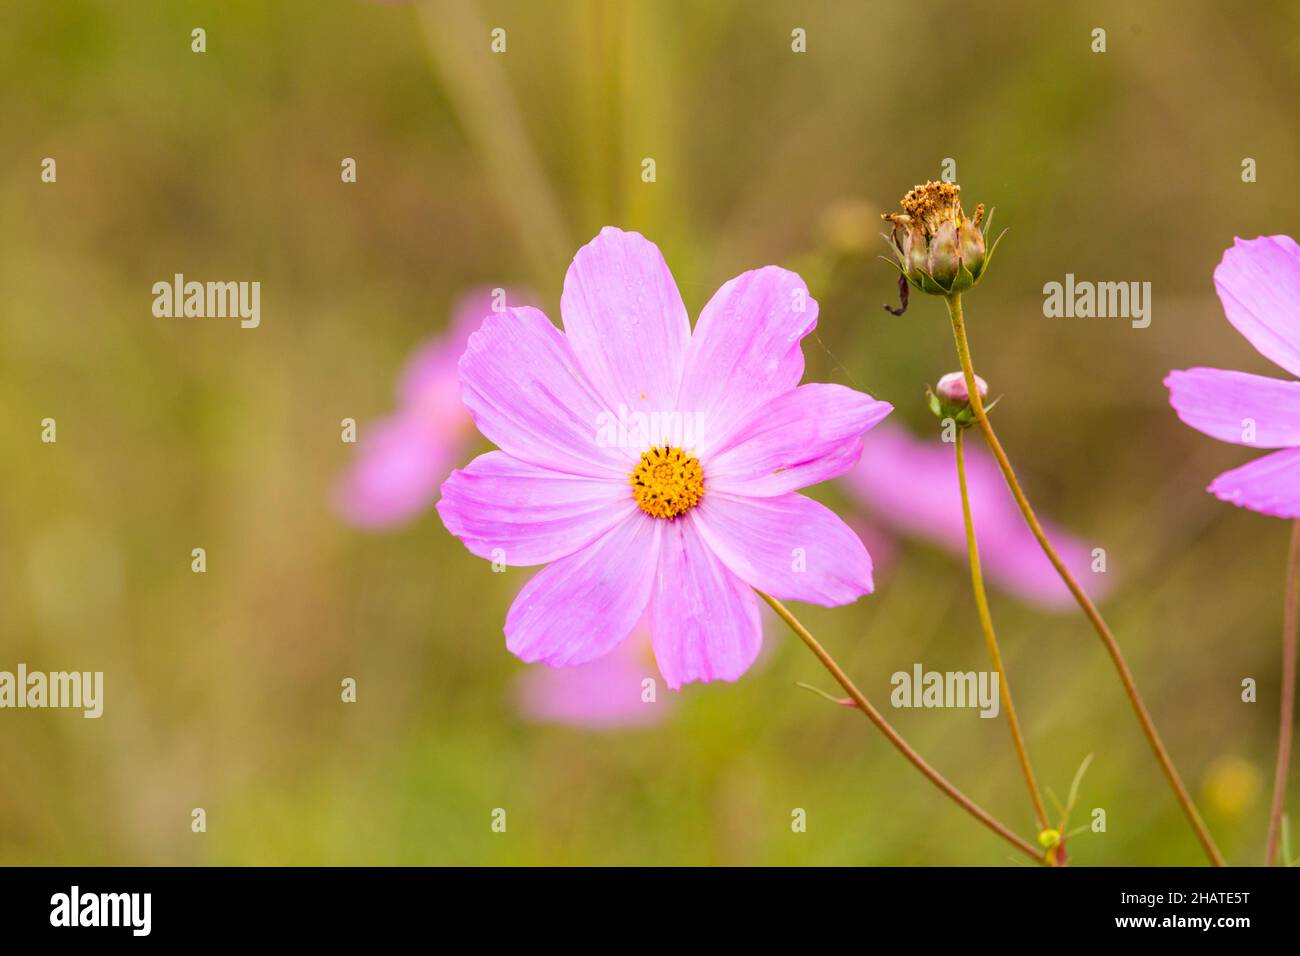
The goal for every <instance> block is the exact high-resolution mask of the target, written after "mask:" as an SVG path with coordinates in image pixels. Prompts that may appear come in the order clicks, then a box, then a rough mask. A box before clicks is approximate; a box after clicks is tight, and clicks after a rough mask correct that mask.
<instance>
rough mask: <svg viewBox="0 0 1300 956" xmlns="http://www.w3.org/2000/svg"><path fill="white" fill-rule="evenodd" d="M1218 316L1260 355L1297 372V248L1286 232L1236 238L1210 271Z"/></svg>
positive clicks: (1299, 306)
mask: <svg viewBox="0 0 1300 956" xmlns="http://www.w3.org/2000/svg"><path fill="white" fill-rule="evenodd" d="M1214 287H1215V288H1216V289H1217V290H1218V292H1219V301H1221V302H1222V303H1223V311H1224V314H1225V315H1226V316H1227V317H1228V321H1229V322H1231V323H1232V325H1233V327H1234V328H1236V330H1237V331H1238V332H1240V333H1241V334H1242V335H1244V336H1245V337H1246V339H1247V340H1248V341H1249V342H1250V344H1251V345H1253V346H1255V348H1256V350H1258V351H1259V353H1260V354H1261V355H1263V356H1264V357H1265V358H1267V359H1269V360H1270V361H1273V362H1276V363H1277V364H1278V365H1280V366H1282V368H1284V369H1286V370H1287V371H1288V372H1290V373H1291V374H1292V375H1297V376H1300V246H1297V245H1296V243H1295V240H1294V239H1292V238H1291V237H1290V236H1261V237H1259V238H1258V239H1237V240H1236V242H1235V243H1234V244H1233V247H1232V248H1231V249H1229V250H1227V251H1226V252H1225V253H1224V254H1223V261H1222V262H1220V263H1219V265H1218V267H1217V268H1216V269H1215V270H1214Z"/></svg>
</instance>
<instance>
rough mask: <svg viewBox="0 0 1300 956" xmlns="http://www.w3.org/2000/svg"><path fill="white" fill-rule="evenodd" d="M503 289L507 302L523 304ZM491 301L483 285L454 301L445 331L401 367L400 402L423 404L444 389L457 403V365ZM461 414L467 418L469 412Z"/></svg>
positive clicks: (491, 298) (458, 403) (399, 381)
mask: <svg viewBox="0 0 1300 956" xmlns="http://www.w3.org/2000/svg"><path fill="white" fill-rule="evenodd" d="M503 291H505V302H506V303H515V304H521V303H522V300H519V301H517V300H516V299H515V298H514V293H512V292H509V291H508V290H503ZM493 304H494V302H493V296H492V290H491V289H486V288H482V289H475V290H473V291H472V292H469V293H466V294H465V295H464V296H462V297H461V298H460V299H458V300H457V302H456V304H455V305H454V306H453V307H452V314H451V323H450V325H448V327H447V331H446V332H444V333H443V334H441V335H438V336H435V337H434V338H432V339H430V340H429V341H427V342H426V343H425V344H424V345H422V346H420V347H419V348H418V349H417V350H416V351H415V353H414V354H413V355H412V356H411V357H410V359H408V360H407V362H406V365H405V366H404V367H403V368H402V374H401V377H400V378H399V379H398V386H397V395H398V400H399V401H401V402H402V404H403V405H425V404H427V403H428V402H429V398H430V394H431V393H435V394H437V393H442V392H444V391H446V392H449V393H450V395H451V397H452V399H453V400H454V401H455V403H456V405H457V406H460V373H459V371H458V370H457V368H456V364H457V363H458V362H459V361H460V357H461V356H462V355H464V354H465V346H466V345H468V344H469V337H470V336H471V335H473V334H474V333H475V332H477V331H478V329H479V326H481V325H482V324H483V320H484V319H485V318H487V317H488V316H489V315H491V314H492V313H493V308H492V306H493ZM464 414H465V416H466V418H468V417H469V413H468V412H465V413H464Z"/></svg>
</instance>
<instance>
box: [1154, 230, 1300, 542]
mask: <svg viewBox="0 0 1300 956" xmlns="http://www.w3.org/2000/svg"><path fill="white" fill-rule="evenodd" d="M1214 287H1215V289H1216V290H1217V291H1218V293H1219V301H1220V302H1222V303H1223V312H1224V314H1225V315H1226V316H1227V318H1228V321H1229V322H1230V323H1232V326H1233V328H1235V329H1236V330H1237V331H1238V332H1240V333H1241V334H1242V335H1243V336H1245V338H1246V340H1247V341H1248V342H1250V344H1251V345H1253V346H1254V347H1255V350H1256V351H1257V352H1259V354H1260V355H1262V356H1264V357H1265V358H1266V359H1268V360H1269V361H1271V362H1274V363H1276V364H1277V365H1280V366H1281V367H1282V368H1284V369H1285V370H1286V371H1288V372H1290V373H1291V374H1292V375H1296V376H1300V246H1297V245H1296V242H1295V240H1294V239H1292V238H1291V237H1290V236H1262V237H1260V238H1258V239H1240V238H1239V239H1237V240H1236V241H1235V243H1234V244H1233V247H1232V248H1231V249H1229V250H1227V251H1226V252H1225V253H1224V254H1223V261H1221V262H1220V263H1219V265H1218V267H1217V268H1216V269H1215V270H1214ZM1165 385H1166V386H1168V388H1169V403H1170V404H1171V405H1173V407H1174V410H1175V411H1176V412H1177V413H1178V417H1179V418H1181V419H1182V420H1183V421H1184V422H1185V423H1187V424H1188V425H1191V426H1192V427H1193V428H1195V429H1196V430H1197V431H1201V432H1204V433H1205V434H1207V435H1209V436H1210V437H1211V438H1217V439H1219V440H1220V441H1226V442H1232V443H1233V444H1235V445H1251V446H1253V447H1256V448H1280V449H1282V451H1275V452H1273V453H1272V454H1270V455H1265V456H1264V457H1262V458H1257V459H1255V460H1254V461H1252V462H1251V463H1250V464H1248V465H1242V466H1241V467H1240V468H1234V469H1233V470H1231V471H1225V472H1224V473H1223V474H1221V475H1219V477H1217V478H1215V479H1214V481H1213V482H1211V483H1210V487H1209V488H1208V489H1207V490H1208V491H1210V492H1211V493H1213V494H1214V495H1217V496H1218V497H1219V498H1220V499H1221V500H1223V501H1227V502H1231V503H1232V504H1234V505H1238V506H1240V507H1242V508H1249V509H1251V510H1252V511H1258V512H1260V513H1261V514H1266V515H1273V516H1274V517H1277V518H1300V382H1296V381H1286V380H1283V379H1277V378H1267V377H1265V376H1262V375H1251V374H1249V373H1247V372H1231V371H1225V370H1223V369H1217V368H1193V369H1188V370H1186V371H1179V370H1175V371H1172V372H1170V373H1169V376H1168V377H1167V378H1166V379H1165Z"/></svg>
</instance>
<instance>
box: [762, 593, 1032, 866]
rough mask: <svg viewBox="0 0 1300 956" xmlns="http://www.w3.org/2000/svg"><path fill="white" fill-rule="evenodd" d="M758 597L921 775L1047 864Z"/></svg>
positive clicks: (772, 601) (781, 610) (779, 609)
mask: <svg viewBox="0 0 1300 956" xmlns="http://www.w3.org/2000/svg"><path fill="white" fill-rule="evenodd" d="M758 596H759V597H761V598H762V599H763V600H764V601H766V602H767V603H768V605H769V606H770V607H771V608H772V610H773V611H775V612H776V613H777V616H778V617H780V618H781V620H783V621H785V623H786V624H788V625H789V627H790V630H792V631H794V633H795V634H796V635H798V637H799V639H800V640H801V641H803V642H804V643H805V644H807V645H808V649H809V650H810V651H812V652H813V655H814V656H815V657H816V658H817V659H818V660H819V661H821V662H822V666H823V667H825V668H826V670H827V671H829V672H830V675H831V676H832V677H834V678H835V680H836V681H837V682H838V683H839V685H840V686H841V687H843V688H844V691H845V693H847V694H848V695H849V698H850V699H851V700H852V701H853V703H854V704H856V705H857V708H858V710H860V711H862V713H863V714H865V715H866V717H867V719H868V720H870V721H871V722H872V723H873V724H875V725H876V728H877V729H878V730H879V731H880V732H881V733H882V734H884V735H885V737H886V739H888V740H889V742H890V743H891V744H893V745H894V747H895V748H896V749H897V750H898V752H899V753H901V754H902V755H903V756H904V757H906V758H907V760H908V761H909V762H910V763H911V764H912V765H913V766H914V767H916V769H917V770H919V771H921V773H922V774H923V775H924V776H925V777H926V778H927V779H928V780H929V781H930V782H931V783H933V784H934V785H935V786H936V787H938V788H939V789H940V790H942V791H943V792H944V793H946V794H947V795H948V796H949V797H950V798H952V800H953V801H954V802H955V803H956V804H957V805H958V806H960V807H961V808H962V809H963V810H965V811H966V812H967V813H969V814H970V815H971V816H973V817H974V818H975V819H976V820H978V821H980V823H982V824H984V825H985V826H986V827H988V828H989V829H990V830H992V831H993V832H994V833H996V834H997V835H998V836H1000V837H1002V839H1004V840H1006V841H1007V842H1008V843H1010V844H1011V845H1012V846H1014V847H1015V848H1016V849H1017V850H1019V851H1020V852H1021V853H1024V854H1025V855H1026V856H1028V857H1029V858H1030V859H1032V860H1034V862H1036V863H1042V862H1043V857H1042V854H1041V853H1040V852H1039V851H1038V850H1036V849H1035V848H1034V846H1033V845H1032V844H1031V843H1029V841H1027V840H1024V839H1022V838H1020V837H1018V836H1016V835H1015V834H1014V833H1012V832H1011V830H1010V829H1008V828H1007V826H1006V825H1005V824H1003V823H1002V822H1001V821H999V820H998V819H996V818H995V817H993V816H992V815H991V814H990V813H989V812H988V811H987V810H985V809H984V808H983V807H981V806H979V804H977V803H975V802H974V801H973V800H971V798H970V797H968V796H966V794H964V793H962V792H961V791H960V790H958V789H957V788H956V787H954V786H953V785H952V784H951V783H949V782H948V781H947V779H946V778H945V777H944V776H943V774H941V773H939V771H937V770H935V769H934V768H933V767H931V766H930V765H929V764H928V763H926V762H925V760H924V758H922V757H921V755H920V754H918V753H917V752H916V751H915V750H913V749H912V748H911V746H910V745H909V744H908V743H907V741H906V740H904V739H903V738H902V737H901V736H899V734H898V731H896V730H895V729H894V728H893V727H891V726H890V725H889V722H888V721H886V720H885V718H884V717H883V716H882V715H881V713H880V711H878V710H876V708H875V707H873V706H872V705H871V702H870V701H869V700H867V698H866V696H865V695H864V694H863V693H862V691H860V690H858V688H857V685H856V684H854V683H853V681H851V680H850V679H849V677H848V675H847V674H845V673H844V671H843V670H841V669H840V666H839V664H837V663H835V659H834V658H833V657H831V655H830V654H829V653H828V652H827V650H826V648H824V647H822V646H821V644H819V643H818V641H817V638H815V637H813V636H812V634H811V633H809V631H808V629H807V628H806V627H804V626H803V625H802V624H800V623H799V621H798V619H797V618H796V617H795V616H794V615H793V614H791V613H790V611H789V610H788V609H787V608H786V606H785V605H784V604H782V603H781V602H780V601H778V600H777V599H776V598H774V597H772V596H770V595H768V594H764V593H763V592H762V591H758Z"/></svg>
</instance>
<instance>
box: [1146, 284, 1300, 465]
mask: <svg viewBox="0 0 1300 956" xmlns="http://www.w3.org/2000/svg"><path fill="white" fill-rule="evenodd" d="M1297 307H1300V301H1298V303H1297ZM1165 385H1167V386H1168V387H1169V404H1171V405H1173V406H1174V410H1175V411H1177V412H1178V417H1179V418H1181V419H1182V420H1183V421H1184V422H1185V423H1187V424H1188V425H1191V426H1192V427H1193V428H1195V429H1197V430H1198V431H1202V432H1204V433H1205V434H1207V435H1209V436H1210V437H1212V438H1217V439H1219V440H1220V441H1227V442H1232V443H1233V444H1236V445H1254V446H1257V447H1259V448H1293V447H1295V446H1296V445H1300V382H1285V381H1282V380H1281V379H1276V378H1265V377H1264V376H1262V375H1250V374H1247V373H1246V372H1228V371H1224V370H1223V369H1217V368H1193V369H1188V370H1187V371H1185V372H1184V371H1173V372H1170V373H1169V376H1168V377H1167V378H1166V379H1165ZM1248 425H1249V426H1250V428H1251V429H1253V431H1254V435H1253V438H1252V439H1251V440H1247V437H1246V436H1248V435H1249V432H1248V431H1247V426H1248Z"/></svg>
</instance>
